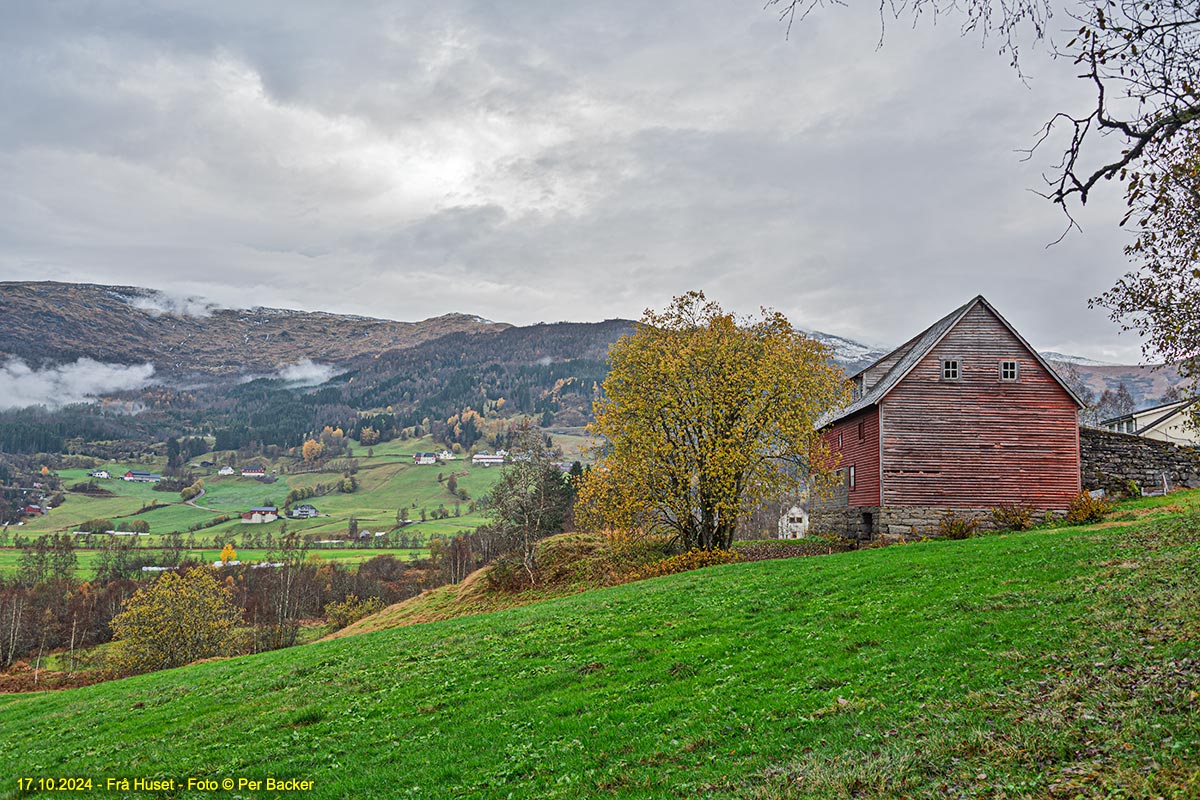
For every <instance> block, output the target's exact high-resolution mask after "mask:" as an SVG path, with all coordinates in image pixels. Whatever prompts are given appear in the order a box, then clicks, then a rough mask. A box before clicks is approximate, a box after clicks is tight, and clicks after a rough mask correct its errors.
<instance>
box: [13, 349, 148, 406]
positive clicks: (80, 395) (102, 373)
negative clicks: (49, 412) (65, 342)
mask: <svg viewBox="0 0 1200 800" xmlns="http://www.w3.org/2000/svg"><path fill="white" fill-rule="evenodd" d="M153 377H154V365H153V364H135V365H125V364H105V363H102V362H99V361H93V360H92V359H90V358H81V359H79V360H78V361H75V362H74V363H71V364H60V365H57V366H48V367H44V368H42V369H33V368H32V367H30V366H29V365H28V364H26V363H25V362H24V361H22V360H20V359H16V358H13V359H9V360H8V361H6V362H5V363H4V364H3V365H0V409H9V408H25V407H27V406H46V407H47V408H60V407H62V406H65V405H71V404H73V403H88V402H93V401H95V400H96V399H97V398H98V397H100V396H101V395H105V394H111V393H113V392H122V391H127V390H131V389H141V388H142V387H144V386H146V385H148V384H149V383H150V382H151V379H152V378H153Z"/></svg>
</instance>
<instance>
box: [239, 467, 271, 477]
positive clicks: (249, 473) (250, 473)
mask: <svg viewBox="0 0 1200 800" xmlns="http://www.w3.org/2000/svg"><path fill="white" fill-rule="evenodd" d="M266 474H267V470H266V468H265V467H242V477H243V478H261V477H263V476H264V475H266Z"/></svg>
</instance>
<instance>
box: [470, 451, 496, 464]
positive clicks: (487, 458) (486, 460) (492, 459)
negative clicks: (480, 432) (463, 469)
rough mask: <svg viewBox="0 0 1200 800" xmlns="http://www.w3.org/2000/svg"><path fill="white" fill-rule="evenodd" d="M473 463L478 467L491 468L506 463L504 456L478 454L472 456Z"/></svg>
mask: <svg viewBox="0 0 1200 800" xmlns="http://www.w3.org/2000/svg"><path fill="white" fill-rule="evenodd" d="M471 463H472V464H474V465H475V466H477V467H480V466H482V467H491V466H495V465H500V464H503V463H504V456H502V455H500V454H498V453H497V454H496V455H492V454H491V453H476V454H475V455H473V456H471Z"/></svg>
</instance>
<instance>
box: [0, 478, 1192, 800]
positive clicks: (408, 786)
mask: <svg viewBox="0 0 1200 800" xmlns="http://www.w3.org/2000/svg"><path fill="white" fill-rule="evenodd" d="M1196 497H1197V494H1195V493H1193V494H1192V495H1191V496H1190V497H1188V498H1184V499H1186V504H1184V503H1175V504H1172V502H1173V501H1166V502H1164V503H1161V504H1159V506H1160V507H1159V508H1158V511H1157V512H1155V511H1154V509H1152V508H1150V509H1148V508H1140V507H1139V506H1138V505H1137V504H1135V505H1134V506H1132V507H1128V508H1127V509H1125V510H1124V511H1123V512H1122V513H1125V514H1128V515H1130V516H1131V517H1134V519H1131V520H1130V521H1128V522H1118V523H1115V524H1106V525H1103V526H1093V527H1090V528H1061V529H1053V530H1038V531H1031V532H1027V533H1014V534H1003V535H991V536H986V537H981V538H976V539H970V540H966V541H961V542H929V543H921V544H913V545H907V546H895V547H891V548H886V549H875V550H862V551H857V552H852V553H845V554H839V555H831V556H821V557H814V558H802V559H791V560H783V561H765V562H758V563H750V564H734V565H729V566H724V567H716V568H712V569H707V570H701V571H697V572H691V573H684V574H680V575H674V576H670V577H666V578H660V579H655V580H650V581H643V582H640V583H634V584H627V585H624V586H619V587H615V588H611V589H606V590H602V591H596V592H589V593H585V594H581V595H576V596H573V597H569V598H565V599H560V600H552V601H548V602H544V603H540V604H537V605H533V606H528V607H524V608H517V609H512V610H508V611H502V612H497V613H493V614H484V615H480V616H474V617H467V618H462V619H457V620H451V621H447V622H439V623H432V624H426V625H417V626H413V627H407V628H397V629H394V630H388V631H382V632H378V633H372V634H366V635H362V636H356V637H348V638H344V639H338V640H333V641H323V642H318V643H315V644H312V645H308V646H304V647H299V648H294V649H291V650H284V651H277V652H273V653H266V654H262V655H258V656H250V657H244V658H237V659H230V660H224V661H213V662H208V663H203V664H198V665H194V666H191V667H187V668H183V669H179V670H173V671H169V672H163V673H158V674H152V675H146V676H141V677H137V678H132V679H128V680H123V681H117V682H112V683H108V684H101V685H96V686H91V687H85V688H81V689H73V690H68V691H61V692H55V693H48V694H43V695H33V696H9V697H5V698H3V699H0V709H2V712H3V713H2V714H0V764H3V765H4V767H3V772H4V773H5V781H4V782H3V783H0V796H3V797H17V796H18V792H17V788H16V778H17V777H21V776H32V777H38V776H88V777H91V778H93V779H94V780H95V781H97V786H98V787H99V788H103V780H102V779H103V778H106V777H129V778H133V777H143V778H151V777H152V778H162V779H174V780H176V781H181V782H186V780H187V779H189V778H196V779H199V778H204V779H216V780H221V779H224V778H229V779H231V780H233V781H235V783H236V781H237V780H238V779H241V778H253V779H265V778H267V777H268V776H270V777H274V778H302V779H309V780H312V781H313V782H314V786H313V788H312V790H311V791H307V792H304V793H302V794H303V796H305V797H312V798H341V797H421V798H442V797H483V798H493V797H494V798H501V797H513V798H582V797H639V798H641V797H645V798H663V797H712V798H733V797H738V798H762V799H763V800H766V799H768V798H809V797H829V798H841V797H847V796H855V797H879V798H883V797H888V798H891V797H902V796H903V797H929V798H933V797H957V798H964V797H979V798H1035V797H1036V798H1041V797H1051V796H1053V797H1072V798H1074V797H1106V798H1141V797H1164V798H1185V797H1197V796H1200V702H1198V701H1197V697H1198V695H1197V690H1198V689H1200V658H1198V657H1197V652H1198V650H1200V514H1197V513H1196V511H1195V510H1194V508H1195V498H1196ZM1145 505H1153V504H1152V503H1147V504H1145ZM1163 507H1165V508H1166V509H1167V510H1166V511H1164V510H1163ZM1139 514H1141V515H1143V516H1141V517H1138V515H1139ZM1146 514H1153V515H1150V516H1146ZM166 742H169V743H170V745H169V746H165V745H164V743H166ZM92 794H93V795H99V796H115V795H113V794H108V793H106V792H103V791H95V792H93V793H92ZM127 796H132V797H140V796H147V797H149V796H152V795H150V794H137V793H132V794H130V793H127ZM164 796H172V797H207V796H210V793H203V792H199V791H189V790H187V789H183V790H180V791H175V792H168V793H166V794H165V795H164ZM223 796H231V797H232V796H242V797H269V796H276V795H275V794H272V793H267V792H262V791H253V790H244V791H242V792H240V793H239V792H236V791H235V792H234V793H231V794H227V795H223Z"/></svg>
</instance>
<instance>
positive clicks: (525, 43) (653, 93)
mask: <svg viewBox="0 0 1200 800" xmlns="http://www.w3.org/2000/svg"><path fill="white" fill-rule="evenodd" d="M495 5H497V4H493V3H486V2H477V3H470V2H456V1H455V0H446V2H439V3H435V4H431V3H399V2H391V3H368V2H354V3H315V2H314V3H302V2H296V1H295V0H289V2H279V3H268V2H249V3H248V2H245V1H244V0H239V2H224V0H204V2H200V3H186V2H170V3H168V2H161V3H155V2H137V3H133V2H129V3H103V2H96V3H86V4H83V3H51V2H37V3H24V4H8V5H7V6H6V7H5V10H4V11H3V12H2V14H0V106H2V107H3V109H4V111H3V113H2V114H0V280H29V279H54V280H64V281H89V282H97V283H114V284H133V285H140V286H148V287H152V288H157V289H163V290H168V291H172V292H178V293H185V294H196V295H199V296H202V297H205V298H210V299H212V300H215V301H217V302H220V303H223V304H226V305H231V306H249V305H267V306H282V307H290V308H304V309H311V310H326V311H336V312H343V313H356V314H366V315H371V316H379V317H387V318H391V319H405V320H415V319H423V318H426V317H431V316H436V315H439V314H443V313H447V312H451V311H462V312H467V313H472V314H479V315H481V316H484V317H487V318H489V319H495V320H503V321H507V322H513V323H517V324H526V323H531V322H537V321H541V320H544V321H554V320H562V319H567V320H600V319H604V318H609V317H633V318H636V317H637V316H639V315H640V314H641V312H642V310H643V309H644V308H646V307H647V306H654V307H661V306H662V305H664V304H665V303H666V302H668V301H669V300H670V298H671V296H672V295H675V294H679V293H682V292H684V291H686V290H689V289H703V290H704V291H706V292H707V293H708V295H709V296H710V297H711V298H713V299H716V300H718V301H720V302H721V303H722V304H724V305H725V306H726V307H727V308H731V309H734V310H738V311H743V312H751V311H755V310H757V308H758V307H759V306H761V305H767V306H771V307H773V308H777V309H779V310H781V311H783V312H785V313H786V314H787V315H788V316H789V317H790V318H791V319H792V321H793V322H794V323H796V324H798V325H801V326H804V327H808V328H816V329H820V330H826V331H830V332H834V333H838V334H842V335H845V336H849V337H852V338H857V339H859V340H862V341H865V342H867V343H869V344H885V345H886V344H897V343H899V342H900V341H902V340H904V339H906V338H907V337H909V336H911V335H912V334H913V333H915V332H917V331H918V330H919V329H921V328H923V327H925V326H926V325H928V324H929V323H931V322H932V321H933V320H935V319H936V318H938V317H940V316H942V315H943V314H945V313H946V312H948V311H949V310H950V309H952V308H954V307H955V306H957V305H959V304H961V303H963V302H965V301H966V300H968V299H969V298H970V297H972V296H974V295H975V294H984V295H985V296H987V297H988V299H989V300H991V301H992V302H993V304H994V305H996V306H997V308H998V309H999V310H1000V311H1001V312H1002V313H1004V314H1005V315H1006V316H1007V317H1008V318H1009V319H1010V321H1012V322H1013V323H1014V324H1015V325H1016V326H1017V328H1018V329H1019V330H1021V331H1022V332H1023V333H1024V334H1025V335H1026V338H1028V339H1030V340H1031V342H1032V343H1033V344H1034V345H1035V346H1037V347H1039V348H1041V349H1051V350H1059V351H1062V352H1068V353H1075V354H1080V355H1084V356H1090V357H1093V358H1100V359H1107V360H1118V361H1125V362H1131V361H1136V360H1137V359H1138V355H1139V353H1138V342H1137V340H1136V339H1134V338H1133V337H1132V336H1130V335H1123V336H1118V335H1117V328H1116V326H1115V325H1113V323H1111V322H1109V321H1108V319H1107V318H1106V316H1105V314H1104V313H1103V312H1102V311H1091V310H1089V309H1088V307H1087V298H1088V297H1089V296H1092V295H1095V294H1098V293H1100V292H1102V291H1103V290H1104V289H1106V288H1107V287H1109V286H1110V285H1111V284H1112V283H1113V281H1114V280H1115V279H1116V278H1117V277H1118V276H1119V275H1120V274H1121V273H1123V272H1124V271H1125V269H1126V264H1125V261H1124V258H1123V256H1122V254H1121V247H1122V245H1123V244H1124V243H1125V241H1126V238H1125V234H1123V233H1122V232H1120V231H1119V230H1118V229H1117V227H1116V221H1117V219H1119V217H1120V213H1121V198H1120V196H1119V187H1116V186H1109V187H1106V189H1105V190H1104V191H1102V192H1100V193H1099V194H1098V196H1097V197H1096V198H1095V199H1094V200H1093V201H1092V202H1091V203H1090V204H1089V207H1088V209H1087V210H1086V213H1082V214H1080V215H1079V219H1080V222H1081V223H1082V225H1083V228H1084V231H1083V233H1082V234H1080V233H1073V234H1072V235H1070V236H1068V237H1067V239H1066V240H1065V241H1064V242H1063V243H1062V244H1059V245H1057V246H1054V247H1050V248H1047V247H1046V245H1047V244H1048V243H1050V242H1052V241H1053V240H1055V239H1057V238H1058V236H1059V235H1060V234H1061V233H1062V230H1063V228H1064V225H1065V219H1064V217H1063V216H1062V214H1061V213H1060V212H1059V211H1057V210H1056V209H1055V208H1053V207H1052V206H1051V205H1050V204H1049V203H1047V202H1046V201H1045V200H1043V199H1041V198H1039V197H1037V196H1036V195H1035V194H1033V193H1032V192H1031V191H1030V189H1032V188H1038V187H1039V186H1040V185H1041V179H1040V174H1041V172H1043V171H1045V170H1048V169H1049V168H1050V167H1051V166H1052V165H1053V163H1054V161H1055V160H1056V159H1055V156H1056V155H1057V154H1059V153H1057V152H1056V151H1054V150H1053V149H1052V148H1048V149H1046V151H1045V152H1039V153H1037V154H1035V155H1034V157H1033V158H1032V160H1030V161H1028V162H1022V160H1021V155H1020V154H1019V153H1018V152H1017V151H1018V150H1020V149H1021V148H1026V147H1028V146H1029V145H1030V144H1031V143H1032V142H1033V140H1034V138H1035V134H1036V133H1037V131H1038V128H1039V127H1040V125H1041V124H1042V123H1043V122H1044V121H1045V119H1047V118H1048V116H1049V115H1050V113H1051V112H1052V111H1054V110H1079V109H1084V108H1086V106H1087V104H1088V102H1089V101H1090V100H1091V95H1090V93H1089V91H1088V89H1087V86H1086V85H1085V84H1084V83H1083V82H1081V81H1078V80H1075V79H1073V77H1072V76H1073V74H1074V70H1073V69H1072V67H1071V65H1070V64H1069V63H1065V62H1053V61H1051V60H1050V59H1048V58H1047V57H1045V55H1044V53H1029V54H1027V56H1026V58H1025V61H1024V65H1023V66H1024V69H1025V71H1026V72H1027V73H1028V74H1029V76H1030V77H1029V79H1028V81H1027V83H1022V81H1021V80H1020V79H1019V78H1018V76H1017V75H1016V73H1015V72H1014V71H1013V70H1012V69H1011V68H1010V67H1009V66H1008V62H1007V60H1006V59H1004V58H1003V57H1000V56H998V55H997V54H996V52H995V46H994V45H993V44H992V43H984V44H982V45H981V43H980V41H979V39H978V38H969V39H961V38H959V37H958V35H957V28H956V25H955V23H954V22H953V21H949V20H944V21H943V22H941V23H939V26H938V27H934V26H932V25H930V24H928V23H924V22H923V23H922V24H920V25H919V26H917V28H916V29H915V30H914V29H912V28H911V27H910V26H908V25H906V24H900V25H892V26H891V27H890V28H889V29H888V32H887V35H886V38H885V42H884V46H883V47H882V48H881V49H877V48H876V44H877V40H878V38H879V33H880V30H879V19H878V16H877V14H876V12H875V11H873V10H872V8H871V4H870V3H868V4H866V5H863V6H862V7H860V8H855V9H845V8H836V7H835V8H830V9H825V10H824V11H822V12H821V13H819V14H817V15H815V16H814V17H812V18H810V19H809V20H807V21H806V22H805V23H804V24H802V25H797V27H795V28H793V30H792V34H791V38H790V39H787V38H785V27H784V26H783V25H781V24H780V23H779V22H778V20H777V17H776V15H775V14H774V13H773V12H772V11H770V10H764V9H763V3H762V0H704V1H703V2H699V1H697V0H679V2H675V1H674V0H659V1H658V2H653V3H647V2H644V1H643V0H637V1H636V2H621V1H619V0H618V1H611V2H610V1H607V0H606V2H603V3H563V2H561V0H560V1H559V2H532V1H530V2H512V3H504V4H501V5H503V6H504V8H503V9H502V10H498V9H496V8H494V6H495ZM1062 24H1063V25H1065V24H1066V20H1065V19H1064V20H1063V22H1062ZM1055 27H1058V26H1057V25H1056V26H1055Z"/></svg>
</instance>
